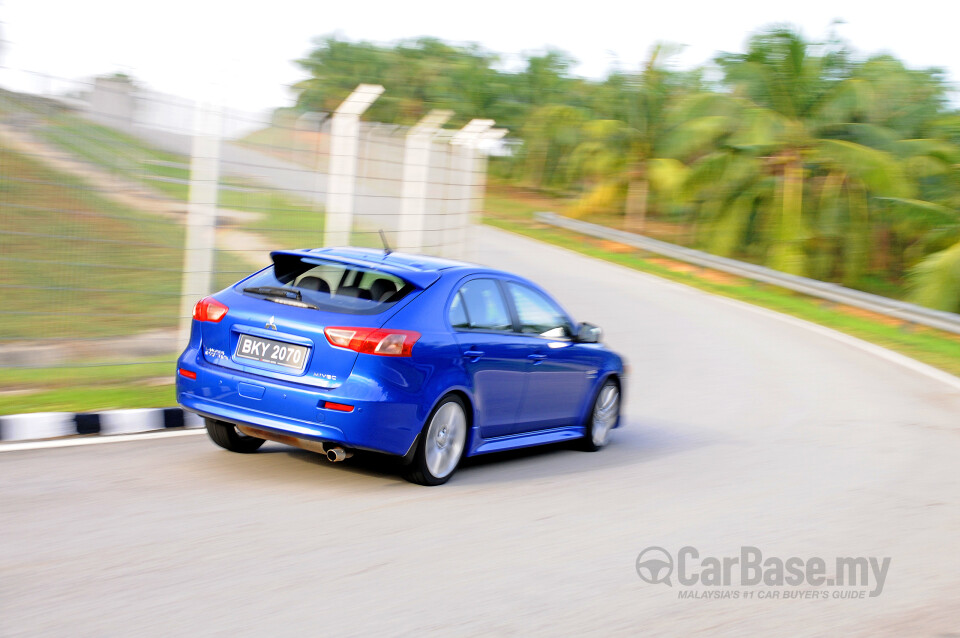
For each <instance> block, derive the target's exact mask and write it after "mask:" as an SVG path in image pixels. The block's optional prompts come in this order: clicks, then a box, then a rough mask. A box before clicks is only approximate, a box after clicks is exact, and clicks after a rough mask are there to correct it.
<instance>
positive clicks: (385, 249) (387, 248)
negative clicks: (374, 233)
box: [380, 228, 393, 257]
mask: <svg viewBox="0 0 960 638" xmlns="http://www.w3.org/2000/svg"><path fill="white" fill-rule="evenodd" d="M380 241H382V242H383V256H384V257H386V256H387V255H389V254H390V253H392V252H393V250H392V249H391V248H390V244H388V243H387V235H386V234H385V233H384V232H383V229H382V228H381V229H380Z"/></svg>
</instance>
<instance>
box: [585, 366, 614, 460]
mask: <svg viewBox="0 0 960 638" xmlns="http://www.w3.org/2000/svg"><path fill="white" fill-rule="evenodd" d="M589 419H590V420H589V421H588V423H587V431H586V433H585V434H584V436H583V445H582V447H583V449H585V450H586V451H588V452H596V451H597V450H599V449H601V448H603V447H604V446H605V445H606V444H607V442H608V441H609V440H610V431H611V430H612V429H613V428H615V427H616V426H617V423H618V422H619V421H620V386H619V385H617V382H616V381H614V380H613V379H607V380H606V381H605V382H604V383H603V385H602V386H600V391H599V392H597V397H596V398H595V399H594V400H593V407H592V408H590V417H589Z"/></svg>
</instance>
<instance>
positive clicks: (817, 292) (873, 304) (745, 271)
mask: <svg viewBox="0 0 960 638" xmlns="http://www.w3.org/2000/svg"><path fill="white" fill-rule="evenodd" d="M534 218H535V219H536V220H537V221H539V222H543V223H545V224H550V225H551V226H558V227H560V228H566V229H567V230H572V231H575V232H578V233H581V234H584V235H589V236H591V237H597V238H599V239H607V240H609V241H615V242H618V243H621V244H626V245H627V246H633V247H634V248H638V249H640V250H645V251H647V252H650V253H655V254H657V255H663V256H664V257H670V258H671V259H676V260H677V261H682V262H686V263H688V264H694V265H697V266H702V267H704V268H712V269H713V270H719V271H721V272H725V273H729V274H731V275H737V276H738V277H743V278H745V279H752V280H753V281H762V282H764V283H768V284H773V285H775V286H780V287H781V288H786V289H788V290H793V291H795V292H800V293H803V294H805V295H809V296H811V297H817V298H819V299H825V300H827V301H832V302H835V303H839V304H843V305H846V306H853V307H854V308H862V309H863V310H869V311H870V312H875V313H877V314H880V315H884V316H887V317H893V318H895V319H899V320H900V321H903V322H905V323H910V324H917V325H921V326H929V327H930V328H937V329H938V330H944V331H946V332H952V333H953V334H960V315H958V314H955V313H952V312H944V311H942V310H932V309H930V308H924V307H923V306H918V305H916V304H911V303H907V302H905V301H897V300H896V299H889V298H887V297H881V296H880V295H874V294H870V293H868V292H862V291H860V290H852V289H850V288H844V287H843V286H838V285H837V284H831V283H828V282H825V281H817V280H816V279H808V278H806V277H799V276H797V275H790V274H787V273H784V272H780V271H777V270H773V269H770V268H765V267H763V266H757V265H756V264H748V263H745V262H742V261H737V260H735V259H728V258H727V257H718V256H717V255H711V254H710V253H705V252H703V251H700V250H694V249H692V248H685V247H683V246H677V245H676V244H670V243H667V242H665V241H660V240H658V239H651V238H650V237H644V236H643V235H637V234H635V233H628V232H626V231H623V230H617V229H615V228H609V227H607V226H599V225H597V224H591V223H589V222H585V221H580V220H578V219H570V218H569V217H562V216H560V215H557V214H556V213H535V214H534Z"/></svg>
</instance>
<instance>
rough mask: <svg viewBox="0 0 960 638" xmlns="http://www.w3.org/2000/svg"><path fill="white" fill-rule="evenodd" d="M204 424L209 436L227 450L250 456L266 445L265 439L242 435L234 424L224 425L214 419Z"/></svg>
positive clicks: (206, 420)
mask: <svg viewBox="0 0 960 638" xmlns="http://www.w3.org/2000/svg"><path fill="white" fill-rule="evenodd" d="M203 422H204V424H205V425H206V426H207V434H209V435H210V439H211V440H212V441H213V442H214V443H216V444H217V445H219V446H220V447H222V448H223V449H225V450H230V451H231V452H239V453H241V454H250V453H252V452H256V451H257V450H258V449H260V446H261V445H263V444H264V440H263V439H258V438H257V437H255V436H247V435H246V434H241V433H240V431H239V430H237V427H236V426H235V425H234V424H232V423H224V422H223V421H216V420H214V419H204V420H203Z"/></svg>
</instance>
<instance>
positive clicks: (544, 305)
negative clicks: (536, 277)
mask: <svg viewBox="0 0 960 638" xmlns="http://www.w3.org/2000/svg"><path fill="white" fill-rule="evenodd" d="M507 290H509V291H510V298H511V299H512V300H513V306H514V307H515V308H516V309H517V317H518V318H519V319H520V332H523V333H524V334H535V335H540V336H541V337H547V338H549V339H569V338H570V337H571V336H572V335H573V326H571V325H570V322H569V321H568V320H567V318H566V316H565V315H564V314H563V312H562V311H561V310H560V308H558V307H557V305H556V304H555V303H553V301H551V300H550V299H549V298H548V297H546V296H544V295H542V294H541V293H539V292H537V291H536V290H533V289H532V288H528V287H527V286H523V285H521V284H516V283H513V282H507Z"/></svg>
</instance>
